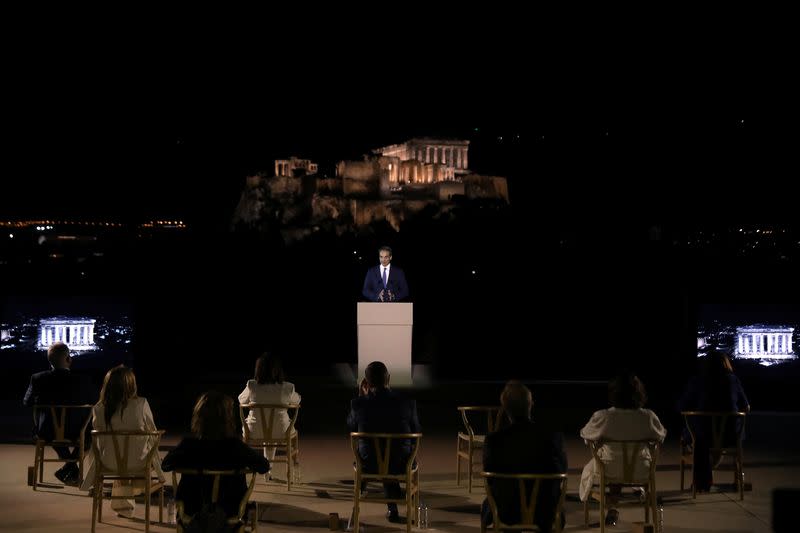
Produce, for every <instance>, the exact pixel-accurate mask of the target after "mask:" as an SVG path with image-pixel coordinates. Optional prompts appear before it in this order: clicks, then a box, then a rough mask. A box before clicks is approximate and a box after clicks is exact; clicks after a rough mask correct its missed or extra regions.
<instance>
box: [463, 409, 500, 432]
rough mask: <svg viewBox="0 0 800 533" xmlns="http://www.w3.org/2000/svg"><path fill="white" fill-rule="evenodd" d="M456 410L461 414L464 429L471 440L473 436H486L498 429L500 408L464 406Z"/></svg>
mask: <svg viewBox="0 0 800 533" xmlns="http://www.w3.org/2000/svg"><path fill="white" fill-rule="evenodd" d="M458 410H459V411H460V412H461V420H462V421H463V422H464V428H465V429H466V430H467V433H468V434H469V436H470V437H472V438H475V435H487V434H489V433H492V432H493V431H496V430H497V429H499V425H500V406H477V405H464V406H460V407H458ZM484 420H485V423H484ZM483 430H485V431H486V433H484V432H483Z"/></svg>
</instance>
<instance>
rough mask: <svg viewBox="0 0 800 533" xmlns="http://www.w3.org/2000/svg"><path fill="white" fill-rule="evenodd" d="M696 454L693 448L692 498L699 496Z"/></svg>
mask: <svg viewBox="0 0 800 533" xmlns="http://www.w3.org/2000/svg"><path fill="white" fill-rule="evenodd" d="M694 454H695V452H694V449H692V498H697V483H695V482H694V479H695V478H694V465H695V463H696V462H697V461H696V459H695V456H694Z"/></svg>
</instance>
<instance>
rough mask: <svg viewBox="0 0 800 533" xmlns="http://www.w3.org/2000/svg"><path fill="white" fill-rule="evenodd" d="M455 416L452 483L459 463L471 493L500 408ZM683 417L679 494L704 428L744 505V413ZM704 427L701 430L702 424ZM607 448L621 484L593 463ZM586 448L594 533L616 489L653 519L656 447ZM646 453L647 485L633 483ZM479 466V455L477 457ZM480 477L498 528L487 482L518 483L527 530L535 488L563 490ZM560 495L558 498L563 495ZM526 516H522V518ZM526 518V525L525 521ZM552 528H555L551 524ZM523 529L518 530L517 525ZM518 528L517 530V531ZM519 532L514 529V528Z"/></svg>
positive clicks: (636, 443) (521, 476)
mask: <svg viewBox="0 0 800 533" xmlns="http://www.w3.org/2000/svg"><path fill="white" fill-rule="evenodd" d="M458 410H459V412H460V413H461V418H462V421H463V423H464V428H465V430H466V431H464V432H459V433H458V437H457V443H456V462H457V469H456V483H457V484H458V485H460V484H461V464H462V462H463V461H466V462H467V477H468V481H467V487H468V491H469V492H472V479H473V475H474V472H475V465H476V464H477V465H480V464H481V463H480V462H478V463H476V462H475V455H476V452H481V451H482V449H483V445H484V441H485V437H486V434H488V433H491V432H493V431H494V430H495V429H496V428H497V427H498V426H499V423H500V419H499V417H500V407H499V406H462V407H458ZM681 414H682V415H683V417H684V421H685V423H686V427H687V428H688V430H689V433H690V435H691V439H690V441H688V442H687V441H684V439H683V438H681V443H680V446H681V453H680V479H681V481H680V486H681V491H683V490H684V484H685V482H684V472H685V470H686V469H687V468H688V466H692V468H693V467H694V464H695V460H694V453H695V451H696V449H697V446H696V442H697V440H698V436H697V434H696V429H697V427H708V428H709V434H708V436H707V438H708V445H709V446H708V451H709V452H711V453H714V454H716V455H719V456H726V455H728V456H732V457H733V459H734V475H735V479H736V485H737V488H738V490H739V499H740V500H743V499H744V474H743V472H742V470H743V461H744V459H743V451H742V437H743V435H744V425H745V424H744V423H745V417H746V413H744V412H716V411H714V412H712V411H685V412H683V413H681ZM476 418H477V419H478V420H479V422H478V423H479V424H480V425H482V426H483V427H485V428H486V433H483V434H482V433H479V432H477V431H476V430H475V428H474V426H475V424H474V423H473V422H474V421H475V419H476ZM701 420H702V421H705V422H706V424H703V422H700V421H701ZM609 443H615V444H616V445H617V446H618V447H619V448H620V449H621V450H622V458H621V460H622V464H623V467H624V468H623V476H622V478H621V479H620V478H616V477H610V476H608V475H607V474H606V471H605V468H604V463H603V462H602V461H601V460H600V459H599V457H598V455H597V454H598V450H599V449H600V448H601V447H602V446H603V445H604V444H609ZM589 448H590V450H591V453H592V458H593V459H594V460H595V461H596V462H597V465H598V466H599V481H598V483H596V484H595V485H594V486H593V487H592V491H591V496H590V498H591V499H595V500H597V501H598V502H599V504H600V517H601V519H600V530H601V533H604V531H605V521H604V520H603V517H604V516H605V513H606V507H607V506H606V491H607V490H608V489H609V488H610V487H615V488H618V489H622V488H636V489H640V490H641V495H642V496H641V497H640V498H638V499H637V500H635V501H633V502H632V503H635V504H638V505H642V506H643V507H644V509H645V521H648V520H649V516H650V513H651V512H652V513H653V517H654V518H655V516H656V505H657V504H656V501H657V496H656V485H655V469H656V463H657V461H658V453H659V451H660V444H659V443H658V442H656V441H648V440H642V441H612V440H604V441H597V442H589ZM644 448H647V450H648V452H649V454H650V457H651V462H650V471H649V475H648V476H647V479H636V478H635V476H634V472H633V465H634V464H635V459H636V458H637V457H638V456H639V454H641V453H642V451H643V449H644ZM477 455H478V457H479V461H480V453H477ZM481 475H482V476H483V477H484V479H485V480H486V490H487V497H488V500H489V503H490V505H491V506H492V512H493V514H494V523H495V524H499V517H498V516H497V514H496V508H495V503H494V501H493V498H492V496H491V491H490V490H489V481H488V480H490V479H492V478H497V477H504V478H514V479H517V480H519V483H520V494H521V495H523V496H522V498H523V499H522V504H523V505H522V511H523V518H524V520H525V521H526V522H527V524H528V525H531V524H532V523H533V522H532V514H530V513H532V512H533V511H532V510H531V509H532V507H531V506H532V505H533V502H535V500H536V497H535V496H536V494H538V490H539V488H538V487H539V483H540V482H541V481H543V480H546V479H561V476H563V478H564V481H563V483H564V487H563V488H562V489H563V490H565V489H566V475H532V474H504V475H502V476H499V475H498V474H495V473H487V472H481ZM526 480H535V481H536V483H535V484H534V485H533V486H532V489H531V490H532V492H531V494H530V499H527V500H526V499H525V498H526V496H524V495H525V494H526V493H525V491H524V489H523V485H524V482H525V481H526ZM563 490H562V495H563V493H564V492H563ZM692 497H693V498H696V497H697V489H696V487H695V486H694V484H692ZM562 504H563V502H560V503H559V508H558V509H557V510H556V516H558V513H560V512H561V505H562ZM526 513H527V514H526ZM525 517H527V519H525ZM584 521H585V523H586V525H587V526H588V524H589V499H588V498H587V500H586V501H585V502H584ZM556 525H557V526H558V524H556ZM522 526H524V524H523V525H522ZM522 526H520V527H522ZM496 528H497V529H515V528H512V527H510V526H509V525H508V524H501V525H498V526H496ZM516 529H519V528H516Z"/></svg>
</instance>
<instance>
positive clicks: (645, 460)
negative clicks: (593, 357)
mask: <svg viewBox="0 0 800 533" xmlns="http://www.w3.org/2000/svg"><path fill="white" fill-rule="evenodd" d="M608 397H609V401H610V403H611V407H610V408H609V409H601V410H600V411H595V413H594V414H593V415H592V418H591V419H590V420H589V422H587V423H586V425H585V426H584V427H583V429H581V437H583V439H584V440H586V441H589V440H591V441H597V440H600V439H611V440H645V439H651V440H656V441H659V442H664V437H666V435H667V430H666V429H664V426H662V425H661V421H660V420H659V419H658V417H657V416H656V414H655V413H654V412H653V411H651V410H649V409H645V408H644V404H645V401H646V399H647V396H646V393H645V390H644V385H643V384H642V382H641V381H640V380H639V378H638V377H636V376H635V375H633V374H631V373H622V374H620V375H619V376H617V377H615V378H614V379H612V380H611V381H610V382H609V384H608ZM598 455H599V457H600V460H601V461H603V463H604V465H605V471H606V474H607V475H609V476H611V477H615V478H621V477H622V475H623V464H622V463H623V460H622V455H623V454H622V448H621V446H620V445H619V444H616V443H611V444H605V445H603V447H602V448H600V450H599V451H598ZM650 459H651V458H650V452H649V450H648V449H647V448H644V449H643V450H642V452H641V454H640V456H639V457H638V458H637V461H636V464H635V465H634V478H635V479H647V477H648V476H649V469H650ZM598 481H599V471H598V467H597V465H596V464H595V460H594V459H592V460H590V461H589V462H588V463H587V464H586V466H585V467H584V468H583V473H582V474H581V482H580V487H579V496H580V499H581V501H586V498H588V497H589V493H590V491H591V488H592V483H597V482H598ZM614 496H615V495H614V494H612V495H609V497H608V500H607V501H608V502H609V505H614V504H615V503H616V498H615V497H614ZM618 516H619V513H618V512H617V510H616V509H614V508H613V507H609V510H608V513H607V514H606V517H605V521H606V524H609V525H613V524H616V521H617V517H618Z"/></svg>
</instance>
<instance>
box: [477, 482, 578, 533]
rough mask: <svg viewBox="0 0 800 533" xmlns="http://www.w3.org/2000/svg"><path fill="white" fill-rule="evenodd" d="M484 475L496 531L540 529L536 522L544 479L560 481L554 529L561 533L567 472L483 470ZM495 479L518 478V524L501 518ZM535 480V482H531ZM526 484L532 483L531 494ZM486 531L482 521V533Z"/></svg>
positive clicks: (487, 497)
mask: <svg viewBox="0 0 800 533" xmlns="http://www.w3.org/2000/svg"><path fill="white" fill-rule="evenodd" d="M481 476H482V477H483V482H484V486H485V487H486V499H487V500H488V501H489V508H490V509H491V511H492V518H493V521H492V526H493V528H494V530H495V531H509V530H515V529H516V530H520V531H523V530H525V531H527V530H533V531H539V527H538V526H537V525H536V524H535V523H534V517H535V516H536V501H537V499H538V497H539V490H540V489H541V485H542V481H546V480H553V481H557V482H558V483H559V488H560V490H561V495H560V496H559V497H558V500H557V502H556V508H555V514H554V515H553V516H554V520H555V522H554V524H553V531H555V532H556V533H560V531H561V511H562V510H563V509H564V496H565V495H566V493H567V474H498V473H495V472H481ZM495 480H509V481H514V480H516V481H517V482H518V483H519V497H520V518H521V521H520V523H518V524H505V523H503V522H502V521H501V520H500V515H499V513H498V511H497V501H496V500H495V497H494V493H493V492H492V486H493V485H494V483H492V481H495ZM531 482H533V483H531ZM526 485H531V491H530V495H529V494H528V491H527V487H526ZM485 532H486V525H484V524H483V521H481V533H485Z"/></svg>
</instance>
